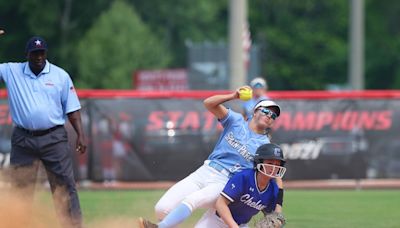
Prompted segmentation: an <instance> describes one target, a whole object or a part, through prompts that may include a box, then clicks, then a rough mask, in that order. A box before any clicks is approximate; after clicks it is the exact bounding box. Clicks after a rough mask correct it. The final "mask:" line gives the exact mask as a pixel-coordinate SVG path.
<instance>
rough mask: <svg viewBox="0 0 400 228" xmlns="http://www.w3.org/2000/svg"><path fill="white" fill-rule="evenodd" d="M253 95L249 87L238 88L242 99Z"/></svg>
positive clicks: (248, 98) (244, 99)
mask: <svg viewBox="0 0 400 228" xmlns="http://www.w3.org/2000/svg"><path fill="white" fill-rule="evenodd" d="M252 97H253V90H251V89H249V88H242V89H240V90H239V98H240V100H242V101H248V100H250V99H251V98H252Z"/></svg>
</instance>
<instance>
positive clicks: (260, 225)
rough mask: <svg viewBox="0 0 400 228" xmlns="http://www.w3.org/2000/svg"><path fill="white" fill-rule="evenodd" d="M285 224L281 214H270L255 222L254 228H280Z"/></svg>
mask: <svg viewBox="0 0 400 228" xmlns="http://www.w3.org/2000/svg"><path fill="white" fill-rule="evenodd" d="M285 224H286V220H285V217H284V216H283V214H282V213H278V212H272V213H269V214H266V215H265V216H264V217H263V218H261V219H260V220H258V221H256V223H255V224H254V225H255V228H282V227H283V226H284V225H285Z"/></svg>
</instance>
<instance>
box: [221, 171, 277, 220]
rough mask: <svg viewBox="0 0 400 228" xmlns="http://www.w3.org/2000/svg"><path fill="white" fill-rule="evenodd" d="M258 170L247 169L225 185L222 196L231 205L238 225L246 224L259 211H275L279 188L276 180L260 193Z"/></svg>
mask: <svg viewBox="0 0 400 228" xmlns="http://www.w3.org/2000/svg"><path fill="white" fill-rule="evenodd" d="M256 183H257V181H256V170H254V169H245V170H243V171H242V172H239V173H236V174H235V175H234V176H233V177H232V178H231V179H230V180H229V181H228V183H227V184H226V185H225V188H224V190H223V191H222V193H221V195H223V196H224V197H225V198H227V199H228V200H229V201H231V203H230V204H229V205H228V207H229V209H230V211H231V213H232V217H233V219H234V220H235V221H236V223H237V224H239V225H240V224H246V223H248V222H249V221H250V219H251V218H252V217H253V216H254V215H256V214H257V213H258V212H259V211H264V212H268V213H269V212H271V211H273V210H275V206H276V198H277V196H278V190H279V189H278V186H277V185H276V182H275V179H271V180H270V181H269V184H268V186H267V187H266V188H265V189H264V190H262V191H260V189H258V187H257V184H256Z"/></svg>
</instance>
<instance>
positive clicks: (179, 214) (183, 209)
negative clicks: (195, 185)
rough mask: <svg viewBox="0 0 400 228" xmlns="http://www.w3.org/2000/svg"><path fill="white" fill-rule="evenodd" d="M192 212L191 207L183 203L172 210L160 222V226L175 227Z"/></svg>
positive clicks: (164, 227)
mask: <svg viewBox="0 0 400 228" xmlns="http://www.w3.org/2000/svg"><path fill="white" fill-rule="evenodd" d="M191 214H192V210H190V208H189V207H188V206H187V205H185V204H183V203H181V204H180V205H179V206H178V207H176V208H175V209H174V210H172V211H171V212H170V213H169V214H168V215H167V216H165V218H164V219H163V220H162V221H161V222H160V223H158V227H159V228H167V227H174V226H176V225H178V224H179V223H181V222H183V221H184V220H185V219H187V218H188V217H189V216H190V215H191Z"/></svg>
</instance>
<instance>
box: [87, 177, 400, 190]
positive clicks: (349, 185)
mask: <svg viewBox="0 0 400 228" xmlns="http://www.w3.org/2000/svg"><path fill="white" fill-rule="evenodd" d="M174 183H175V182H170V181H159V182H111V183H108V182H106V183H102V182H101V183H98V182H81V183H80V185H79V188H81V189H86V190H105V189H110V190H156V189H161V190H162V189H168V188H169V187H171V186H172V185H173V184H174ZM284 185H285V189H400V179H361V180H298V181H284Z"/></svg>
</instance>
